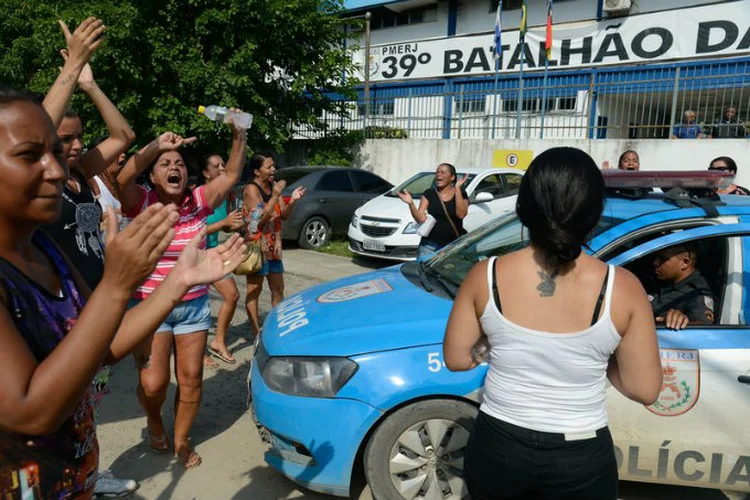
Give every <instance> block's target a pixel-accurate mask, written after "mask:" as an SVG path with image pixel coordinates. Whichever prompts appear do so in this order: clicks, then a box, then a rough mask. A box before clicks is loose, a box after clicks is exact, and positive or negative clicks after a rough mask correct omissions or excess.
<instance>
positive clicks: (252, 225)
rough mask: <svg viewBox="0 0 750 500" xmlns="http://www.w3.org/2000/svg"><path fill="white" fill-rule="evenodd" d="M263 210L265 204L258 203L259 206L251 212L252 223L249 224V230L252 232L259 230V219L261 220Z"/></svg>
mask: <svg viewBox="0 0 750 500" xmlns="http://www.w3.org/2000/svg"><path fill="white" fill-rule="evenodd" d="M262 211H263V204H262V203H258V206H257V207H256V208H255V209H254V210H253V211H252V212H251V213H250V223H249V224H248V227H247V229H248V231H250V232H251V233H257V232H258V221H259V220H260V213H261V212H262Z"/></svg>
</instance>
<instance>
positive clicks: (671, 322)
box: [649, 245, 714, 330]
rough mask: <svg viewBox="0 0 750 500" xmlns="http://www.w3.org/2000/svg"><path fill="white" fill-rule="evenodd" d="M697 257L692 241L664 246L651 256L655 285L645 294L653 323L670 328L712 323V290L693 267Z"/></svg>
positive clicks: (678, 328) (696, 250) (680, 328)
mask: <svg viewBox="0 0 750 500" xmlns="http://www.w3.org/2000/svg"><path fill="white" fill-rule="evenodd" d="M697 261H698V249H697V248H696V247H695V246H693V245H676V246H673V247H669V248H665V249H664V250H662V251H660V252H659V253H658V254H657V255H656V257H654V260H653V266H654V275H655V277H656V279H657V280H658V282H659V286H658V289H657V290H656V291H655V293H650V294H649V300H650V301H651V307H652V308H653V310H654V317H655V318H656V322H657V323H663V324H664V325H665V326H666V327H667V328H669V329H672V330H682V329H684V328H685V327H686V326H688V325H689V324H704V325H710V324H713V322H714V296H713V292H712V291H711V287H709V286H708V282H707V281H706V279H705V278H704V277H703V275H702V274H701V272H700V271H699V270H698V269H696V267H695V266H696V264H697Z"/></svg>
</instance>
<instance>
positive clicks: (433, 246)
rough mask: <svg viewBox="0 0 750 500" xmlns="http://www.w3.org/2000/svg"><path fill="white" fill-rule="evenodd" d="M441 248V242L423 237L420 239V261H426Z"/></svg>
mask: <svg viewBox="0 0 750 500" xmlns="http://www.w3.org/2000/svg"><path fill="white" fill-rule="evenodd" d="M441 248H442V246H441V245H440V244H439V243H436V242H434V241H432V240H428V239H427V238H422V239H421V240H419V246H418V247H417V260H418V261H420V262H422V261H425V260H427V259H429V258H430V257H432V256H433V255H435V252H437V251H438V250H440V249H441Z"/></svg>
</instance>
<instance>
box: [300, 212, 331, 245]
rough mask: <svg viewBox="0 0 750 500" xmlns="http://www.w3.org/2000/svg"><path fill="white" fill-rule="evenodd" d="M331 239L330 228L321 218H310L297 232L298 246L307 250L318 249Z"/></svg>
mask: <svg viewBox="0 0 750 500" xmlns="http://www.w3.org/2000/svg"><path fill="white" fill-rule="evenodd" d="M330 239H331V226H329V225H328V222H327V221H326V220H325V219H324V218H322V217H317V216H315V217H310V218H309V219H307V221H305V223H304V224H303V225H302V230H301V231H300V232H299V240H298V241H299V246H301V247H302V248H306V249H308V250H315V249H316V248H320V247H322V246H323V245H325V244H326V243H328V240H330Z"/></svg>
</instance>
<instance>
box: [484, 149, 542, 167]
mask: <svg viewBox="0 0 750 500" xmlns="http://www.w3.org/2000/svg"><path fill="white" fill-rule="evenodd" d="M533 158H534V151H532V150H530V149H496V150H494V151H493V152H492V166H493V167H495V168H518V169H520V170H526V169H527V168H529V165H530V164H531V160H532V159H533Z"/></svg>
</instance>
